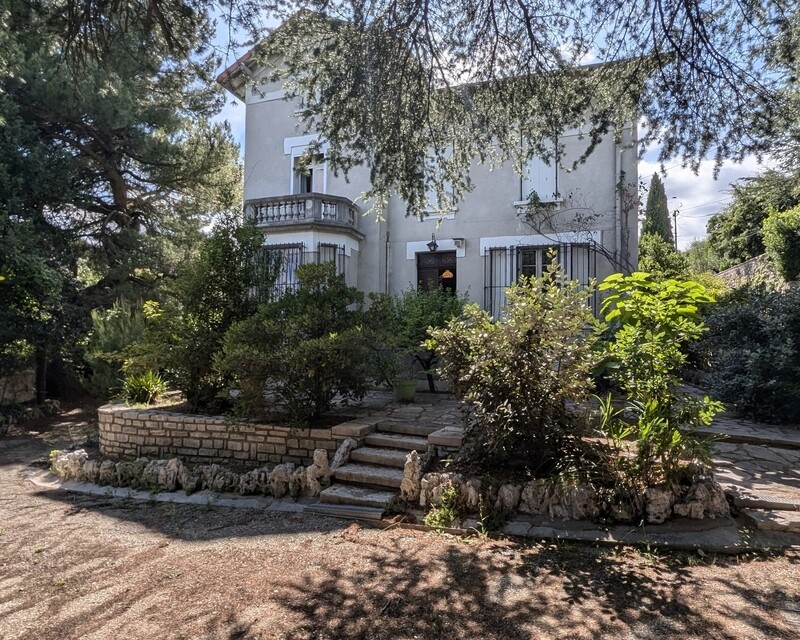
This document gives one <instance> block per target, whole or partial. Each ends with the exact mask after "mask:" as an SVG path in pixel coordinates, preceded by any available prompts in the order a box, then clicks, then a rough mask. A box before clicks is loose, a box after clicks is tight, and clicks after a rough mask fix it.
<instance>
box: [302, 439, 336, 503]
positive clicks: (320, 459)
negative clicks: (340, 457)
mask: <svg viewBox="0 0 800 640" xmlns="http://www.w3.org/2000/svg"><path fill="white" fill-rule="evenodd" d="M330 481H331V470H330V467H329V466H328V452H327V451H325V449H315V450H314V464H312V465H311V466H309V467H308V468H307V469H306V477H305V479H304V482H303V487H302V489H303V492H304V493H305V494H306V495H309V496H318V495H319V494H320V491H322V489H323V487H327V486H328V485H329V484H330Z"/></svg>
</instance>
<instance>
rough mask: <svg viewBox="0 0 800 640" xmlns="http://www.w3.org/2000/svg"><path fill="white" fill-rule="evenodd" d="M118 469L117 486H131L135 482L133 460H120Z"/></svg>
mask: <svg viewBox="0 0 800 640" xmlns="http://www.w3.org/2000/svg"><path fill="white" fill-rule="evenodd" d="M116 471H117V481H116V486H118V487H130V486H131V485H132V484H133V478H134V476H133V462H118V463H117V469H116ZM137 480H138V479H137Z"/></svg>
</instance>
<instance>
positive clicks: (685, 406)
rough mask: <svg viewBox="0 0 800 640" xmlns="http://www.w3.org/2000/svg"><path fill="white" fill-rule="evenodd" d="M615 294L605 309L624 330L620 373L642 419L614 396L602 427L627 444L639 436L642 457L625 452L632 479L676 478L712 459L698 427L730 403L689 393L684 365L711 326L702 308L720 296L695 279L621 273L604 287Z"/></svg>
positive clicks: (616, 353) (610, 351) (616, 359)
mask: <svg viewBox="0 0 800 640" xmlns="http://www.w3.org/2000/svg"><path fill="white" fill-rule="evenodd" d="M599 289H600V290H601V291H607V292H608V295H607V296H606V297H605V299H604V300H603V303H602V305H601V312H602V313H603V314H604V316H605V320H606V322H607V323H609V324H612V325H615V326H616V327H617V328H616V331H615V333H614V335H613V338H612V339H611V340H610V341H609V342H608V344H607V358H608V362H609V371H610V376H611V377H612V379H613V380H614V381H615V382H616V383H617V384H618V385H619V387H620V389H621V390H622V391H623V393H625V394H626V396H627V400H628V408H627V410H628V412H629V413H630V414H631V415H633V416H634V422H633V423H629V422H628V421H625V420H622V418H621V413H622V412H616V411H614V410H613V408H612V405H611V403H610V402H605V403H603V405H602V411H601V425H600V426H601V430H602V431H603V433H605V434H606V435H607V436H608V437H609V438H610V439H611V440H612V442H613V443H614V444H615V445H616V446H617V448H619V447H620V445H621V442H622V440H624V439H626V438H628V437H633V438H634V439H635V441H636V457H635V458H632V459H631V458H626V457H625V456H618V458H617V461H618V462H619V463H620V464H621V465H623V467H624V472H625V474H626V476H628V478H629V479H638V480H640V481H641V482H643V483H644V484H646V485H652V484H654V483H657V482H661V481H665V480H670V479H671V478H673V477H674V475H675V473H676V472H677V471H678V465H679V462H680V460H682V459H685V458H694V457H697V458H700V459H708V455H709V452H708V450H707V447H705V446H704V444H703V441H702V438H699V437H698V436H696V435H695V434H694V432H693V431H692V427H696V426H698V425H708V424H710V423H711V419H712V418H713V416H714V414H715V413H717V412H718V411H720V410H721V409H722V405H721V404H720V403H719V402H715V401H712V400H710V399H709V398H708V397H705V398H703V399H698V398H694V397H690V396H688V395H685V394H681V393H680V392H679V390H678V387H679V385H680V383H681V379H680V376H679V371H680V368H681V367H682V366H683V364H684V362H685V361H686V354H685V351H686V345H688V344H689V343H691V342H694V341H696V340H697V339H698V338H700V336H701V335H702V334H703V333H704V331H705V330H706V329H705V327H704V325H703V322H702V320H701V319H700V316H699V314H698V309H699V307H700V306H701V305H703V304H708V303H710V302H713V299H712V298H711V297H710V296H709V295H708V294H707V292H706V290H705V287H703V286H702V285H701V284H699V283H697V282H693V281H678V280H666V281H663V282H658V281H656V280H655V279H654V278H653V277H652V276H651V275H650V274H647V273H643V272H636V273H633V274H632V275H630V276H623V275H622V274H613V275H611V276H609V277H608V278H606V279H605V281H604V282H603V283H602V284H601V285H600V287H599Z"/></svg>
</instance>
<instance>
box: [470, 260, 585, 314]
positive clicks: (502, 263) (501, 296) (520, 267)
mask: <svg viewBox="0 0 800 640" xmlns="http://www.w3.org/2000/svg"><path fill="white" fill-rule="evenodd" d="M551 250H555V251H556V259H557V260H558V262H559V263H560V264H561V265H562V266H563V267H564V268H565V269H566V271H567V275H568V276H569V277H570V278H571V279H573V280H577V281H578V282H580V283H581V284H582V285H584V286H588V284H589V281H590V280H591V278H593V277H594V275H595V249H594V248H593V247H591V246H590V245H587V244H560V245H550V246H535V247H532V246H527V247H526V246H521V247H493V248H490V249H487V251H486V254H485V258H484V260H485V262H484V301H483V305H484V308H485V309H486V310H487V311H488V312H489V313H491V314H492V316H494V317H495V318H497V317H499V316H500V312H501V310H502V309H503V307H504V306H505V304H506V289H507V288H508V287H510V286H511V285H512V283H514V282H516V281H517V280H518V279H519V276H521V275H525V276H528V277H531V276H535V277H540V276H541V275H542V273H543V272H544V271H545V270H546V268H547V265H548V264H549V258H548V254H549V252H550V251H551ZM590 302H591V304H592V306H593V307H594V305H595V301H594V300H591V301H590Z"/></svg>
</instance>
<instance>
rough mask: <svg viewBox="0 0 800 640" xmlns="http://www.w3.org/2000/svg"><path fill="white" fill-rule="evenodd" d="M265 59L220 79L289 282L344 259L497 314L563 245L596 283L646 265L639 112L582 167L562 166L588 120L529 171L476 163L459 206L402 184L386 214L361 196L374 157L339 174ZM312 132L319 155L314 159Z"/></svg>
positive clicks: (577, 147)
mask: <svg viewBox="0 0 800 640" xmlns="http://www.w3.org/2000/svg"><path fill="white" fill-rule="evenodd" d="M254 60H255V56H254V55H253V52H250V53H248V54H246V55H245V56H243V57H242V58H240V59H239V60H238V61H237V62H236V63H234V64H233V65H232V66H231V67H229V68H228V69H226V70H225V71H224V72H223V73H221V74H220V76H219V78H218V82H219V83H220V84H221V85H222V86H223V87H225V89H227V90H228V91H229V92H231V93H232V94H233V95H234V96H236V98H238V99H239V100H241V101H242V102H243V103H244V104H245V108H246V120H245V127H246V128H245V161H244V165H245V166H244V176H245V177H244V200H245V211H246V214H247V215H249V216H252V217H254V218H255V219H256V221H257V223H258V225H259V226H260V227H261V228H262V229H263V230H264V233H265V243H266V246H268V247H269V248H271V249H272V250H275V251H280V252H281V253H282V255H283V265H284V267H283V273H282V275H281V278H280V281H279V283H278V287H279V288H289V287H292V286H294V284H295V277H294V270H295V268H296V267H297V266H298V265H299V264H302V263H304V262H307V261H326V260H334V261H335V262H336V264H337V266H338V268H339V270H340V272H342V273H344V274H345V276H346V279H347V281H348V283H349V284H352V285H355V286H357V287H358V288H359V289H361V290H362V291H364V292H388V293H395V292H398V291H400V290H403V289H405V288H408V287H409V286H420V287H423V288H427V287H430V286H443V287H445V288H449V289H453V290H455V291H458V292H460V293H466V294H467V296H468V297H469V298H470V299H471V300H472V301H474V302H477V303H479V304H480V305H482V306H483V307H484V308H486V309H488V310H489V311H490V312H491V313H493V314H494V315H496V314H498V313H499V311H500V308H501V307H502V305H503V303H504V299H505V298H504V293H503V291H504V289H505V287H507V286H508V285H510V284H511V283H512V282H513V281H515V280H516V278H517V277H518V276H519V274H526V275H531V274H536V275H539V274H541V272H542V269H543V265H545V264H546V261H547V255H548V250H550V249H551V248H552V249H555V250H556V251H557V254H558V259H559V261H560V262H561V263H562V264H563V265H564V267H565V268H566V270H567V271H568V273H569V274H570V276H572V277H573V278H575V279H578V280H580V281H581V282H584V283H588V282H589V280H590V278H597V279H598V280H600V279H602V278H604V277H605V276H606V275H608V274H610V273H613V272H616V271H620V270H622V271H631V270H633V268H634V267H635V265H636V261H637V254H636V247H637V209H638V198H637V192H636V185H637V183H638V174H637V151H638V150H637V145H636V126H635V123H631V124H630V125H629V126H627V127H626V128H625V129H624V130H623V131H622V136H621V140H620V141H619V142H617V141H615V138H614V136H613V135H612V134H609V135H607V136H606V137H605V138H604V139H603V141H602V143H601V144H600V145H599V146H598V147H597V148H596V149H595V151H594V152H593V153H592V154H591V156H590V157H589V158H588V160H587V161H586V162H585V163H584V164H581V165H579V166H578V168H577V169H576V170H574V171H566V170H564V169H563V168H562V167H564V166H569V165H571V163H572V158H577V157H579V155H580V153H581V151H582V150H583V144H582V143H581V142H580V138H581V132H580V131H578V130H573V131H564V132H562V133H561V134H560V136H559V139H558V143H559V145H563V149H564V154H565V156H564V158H563V159H562V162H561V166H556V163H550V164H548V163H547V162H544V161H543V160H541V159H535V160H534V161H533V162H531V163H530V166H529V167H527V171H526V172H525V175H523V176H520V175H519V174H518V173H517V172H516V171H515V170H514V169H513V167H512V166H511V163H507V164H505V165H502V166H500V167H494V168H493V169H491V170H490V168H489V167H488V166H482V165H475V166H473V167H472V169H471V178H472V181H473V183H474V185H475V188H474V190H473V191H472V192H470V193H468V194H466V195H465V197H464V198H463V200H462V201H461V202H459V203H458V204H457V206H456V207H455V208H453V209H451V210H446V211H442V210H437V207H435V206H433V205H432V206H431V210H430V212H429V213H428V214H426V215H423V216H422V217H421V219H420V218H418V217H407V216H406V205H405V203H404V202H403V201H402V200H401V199H400V198H399V197H396V196H395V197H392V198H390V200H389V202H388V204H387V206H386V210H385V211H383V212H382V214H383V215H382V216H374V215H373V216H370V217H365V216H364V215H363V213H364V209H365V207H364V206H363V203H359V200H358V198H359V195H360V194H361V193H363V192H364V191H366V190H367V189H368V187H369V172H368V169H367V168H365V167H356V168H354V169H353V170H351V172H350V174H349V179H348V180H347V181H346V180H345V179H344V178H343V177H341V176H338V177H337V176H335V175H333V172H332V171H330V170H329V168H328V166H327V164H326V160H325V151H326V146H325V142H324V140H319V139H318V137H317V136H316V135H315V134H313V133H311V134H309V133H307V132H304V131H302V130H301V129H300V121H299V119H298V117H297V116H296V110H297V108H298V104H297V103H295V102H293V101H291V100H286V99H285V97H284V93H283V91H282V90H281V86H279V85H277V84H276V83H274V82H270V81H269V80H268V75H269V74H268V72H267V70H265V69H263V68H258V66H257V65H256V64H255V63H254ZM312 144H313V145H314V146H315V147H316V155H315V156H314V157H313V158H312V160H311V162H310V164H308V163H307V162H302V161H301V158H302V157H303V156H304V154H306V151H307V150H308V149H309V145H312ZM306 155H307V154H306ZM620 185H621V186H620ZM534 193H535V194H536V195H535V196H533V197H531V194H534ZM434 200H435V197H432V198H431V201H434Z"/></svg>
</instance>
